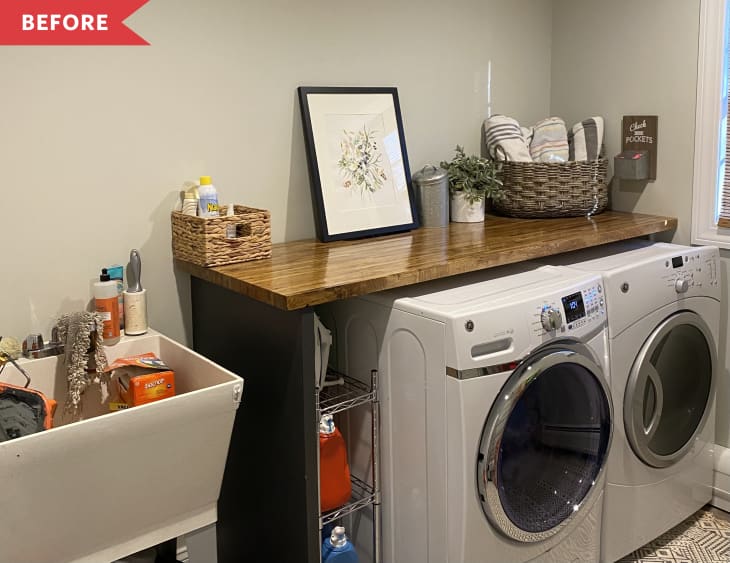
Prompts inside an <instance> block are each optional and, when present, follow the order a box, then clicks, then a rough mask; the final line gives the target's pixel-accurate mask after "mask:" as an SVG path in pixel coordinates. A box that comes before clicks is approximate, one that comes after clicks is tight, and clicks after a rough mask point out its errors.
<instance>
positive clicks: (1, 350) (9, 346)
mask: <svg viewBox="0 0 730 563" xmlns="http://www.w3.org/2000/svg"><path fill="white" fill-rule="evenodd" d="M0 355H1V356H6V357H8V358H10V359H11V360H17V359H18V358H20V342H18V341H17V340H16V339H15V338H13V337H12V336H0Z"/></svg>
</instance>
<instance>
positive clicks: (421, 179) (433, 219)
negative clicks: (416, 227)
mask: <svg viewBox="0 0 730 563" xmlns="http://www.w3.org/2000/svg"><path fill="white" fill-rule="evenodd" d="M413 186H414V187H415V189H416V201H417V204H418V215H419V217H420V219H421V226H422V227H445V226H447V225H448V224H449V175H448V173H447V172H446V170H444V169H443V168H436V167H435V166H431V165H430V164H429V165H427V166H424V167H423V168H421V170H419V171H418V172H416V173H415V174H414V175H413Z"/></svg>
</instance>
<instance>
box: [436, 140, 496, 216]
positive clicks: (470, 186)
mask: <svg viewBox="0 0 730 563" xmlns="http://www.w3.org/2000/svg"><path fill="white" fill-rule="evenodd" d="M441 168H443V169H444V170H446V172H447V173H448V175H449V191H450V193H451V206H450V207H451V220H452V221H454V222H456V223H474V222H478V221H484V204H485V200H486V199H492V200H498V199H500V198H501V197H502V195H503V192H502V181H501V180H500V179H499V178H498V177H497V163H495V162H494V161H492V160H489V159H487V158H484V157H481V156H475V155H472V156H467V155H466V153H465V152H464V148H463V147H461V146H459V145H457V146H456V156H454V158H452V159H451V161H450V162H446V161H443V162H441Z"/></svg>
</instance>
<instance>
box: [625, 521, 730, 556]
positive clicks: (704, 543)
mask: <svg viewBox="0 0 730 563" xmlns="http://www.w3.org/2000/svg"><path fill="white" fill-rule="evenodd" d="M729 561H730V522H726V521H724V520H721V519H719V518H716V517H715V516H714V515H713V514H712V513H711V512H710V511H709V510H700V511H699V512H696V513H695V514H693V515H692V516H691V517H690V518H688V519H687V520H685V521H684V522H682V523H681V524H680V525H679V526H675V527H674V528H672V529H671V530H669V531H668V532H667V533H666V534H662V535H661V536H659V537H658V538H657V539H655V540H654V541H653V542H650V543H648V544H647V545H645V546H644V547H642V548H641V549H637V550H636V551H634V552H633V553H631V554H629V555H627V556H626V557H624V558H623V559H621V560H620V561H618V563H728V562H729Z"/></svg>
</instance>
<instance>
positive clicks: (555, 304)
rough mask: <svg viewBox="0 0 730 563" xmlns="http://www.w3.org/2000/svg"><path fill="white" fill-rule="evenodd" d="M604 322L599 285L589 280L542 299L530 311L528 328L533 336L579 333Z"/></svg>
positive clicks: (590, 329)
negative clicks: (564, 291) (537, 305)
mask: <svg viewBox="0 0 730 563" xmlns="http://www.w3.org/2000/svg"><path fill="white" fill-rule="evenodd" d="M605 321H606V302H605V299H604V297H603V286H602V285H601V283H593V284H590V285H585V286H583V287H580V288H575V289H573V290H571V291H569V292H566V293H563V294H560V295H556V296H554V297H553V298H551V299H546V300H544V301H543V303H541V304H540V305H539V308H537V309H536V310H534V313H533V320H532V323H531V327H532V333H533V334H535V335H537V336H544V337H554V336H558V335H560V336H569V335H573V336H580V335H582V334H585V333H588V332H591V331H593V330H594V328H601V327H602V326H603V324H604V323H605Z"/></svg>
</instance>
